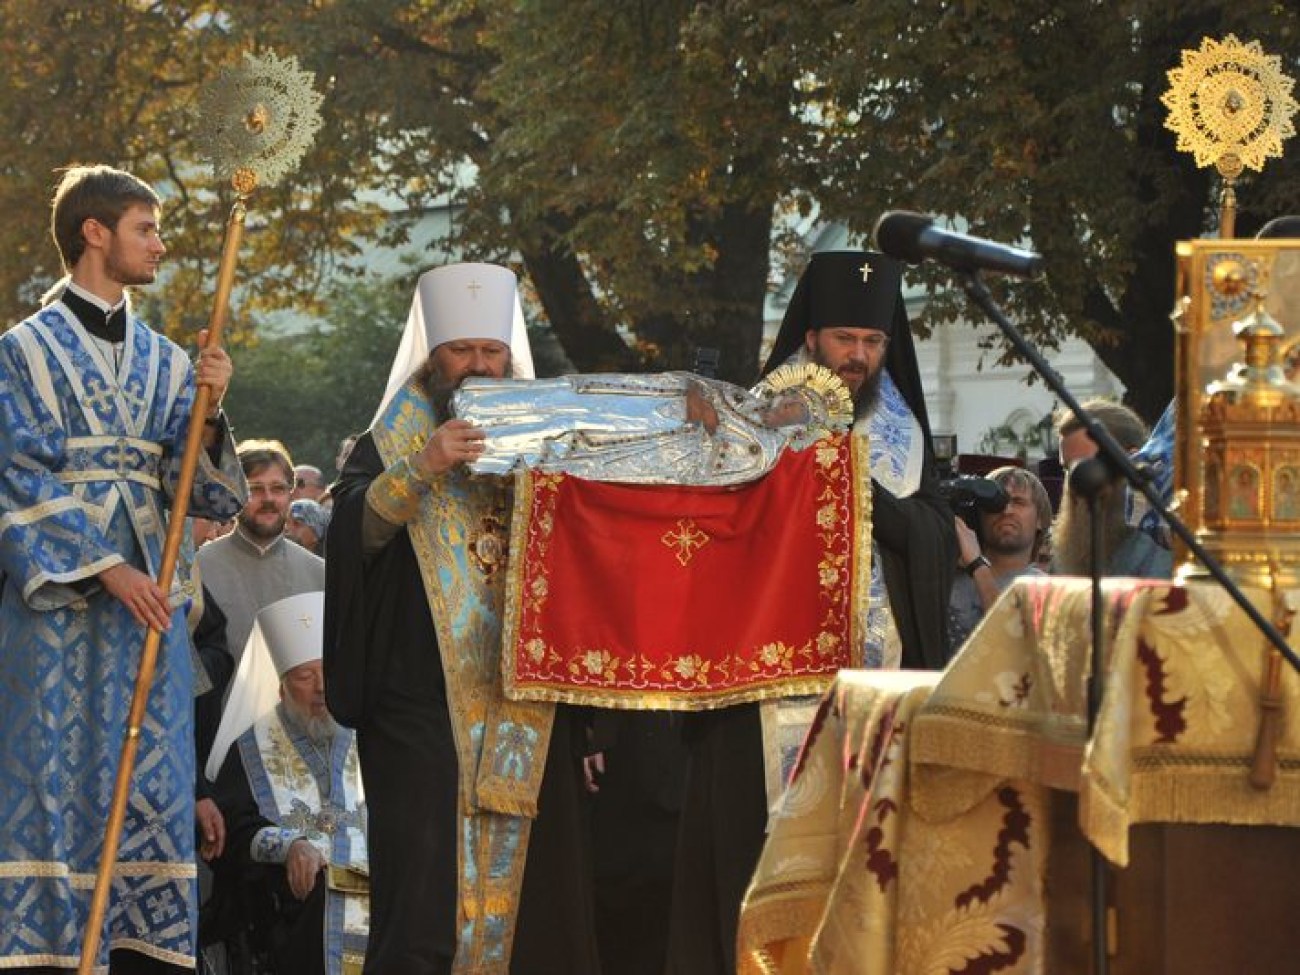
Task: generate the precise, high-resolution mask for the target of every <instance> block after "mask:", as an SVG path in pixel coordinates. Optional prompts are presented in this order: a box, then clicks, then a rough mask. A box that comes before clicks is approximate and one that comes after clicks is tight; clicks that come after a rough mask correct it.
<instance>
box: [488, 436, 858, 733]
mask: <svg viewBox="0 0 1300 975" xmlns="http://www.w3.org/2000/svg"><path fill="white" fill-rule="evenodd" d="M866 458H867V451H866V443H865V441H864V440H863V439H862V438H861V437H854V436H852V435H849V434H845V435H842V436H837V437H830V438H826V439H824V440H821V441H819V442H818V443H816V444H814V445H813V446H811V447H809V448H807V449H806V450H802V451H786V452H785V453H784V454H783V455H782V457H781V458H780V460H778V462H777V464H776V465H775V467H774V468H773V469H772V471H771V472H770V473H769V474H767V475H766V476H765V477H763V478H760V479H759V480H757V481H752V482H749V483H747V484H741V485H737V486H734V487H726V488H719V487H678V486H661V485H655V486H647V485H628V484H607V483H603V482H597V481H588V480H583V479H581V478H575V477H570V476H568V475H563V474H560V475H555V474H549V475H548V474H540V473H537V472H534V471H524V472H521V473H520V474H519V475H518V481H517V484H516V491H515V508H514V518H513V520H512V529H511V540H510V552H511V561H510V578H509V582H508V585H507V593H506V618H505V633H504V636H503V640H504V644H503V651H504V652H503V656H502V663H503V670H504V672H505V673H504V676H505V688H506V693H507V695H509V696H510V697H514V698H522V699H525V700H536V701H557V702H562V703H568V704H586V705H595V706H599V707H613V708H631V709H650V708H653V709H659V710H664V709H666V710H682V711H694V710H705V709H709V708H717V707H724V706H727V705H731V704H737V703H742V702H746V701H758V700H765V699H769V698H775V697H786V696H790V695H797V694H816V693H820V692H822V691H824V690H825V688H826V687H828V686H829V684H830V682H831V680H832V679H833V678H834V676H835V674H836V673H837V672H838V671H839V670H840V669H841V668H844V667H860V666H861V665H862V644H863V640H864V634H865V618H866V609H867V600H868V589H869V583H870V569H871V493H870V485H869V479H868V476H867V473H866V465H867V460H866ZM859 472H861V473H859Z"/></svg>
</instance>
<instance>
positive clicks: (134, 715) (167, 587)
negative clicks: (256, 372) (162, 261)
mask: <svg viewBox="0 0 1300 975" xmlns="http://www.w3.org/2000/svg"><path fill="white" fill-rule="evenodd" d="M312 81H313V78H312V76H311V74H310V73H309V72H306V71H302V70H300V69H299V68H298V61H297V59H296V58H294V57H288V58H285V59H283V60H281V59H280V58H278V57H276V56H275V55H274V54H273V53H269V52H268V53H266V54H262V55H260V56H254V55H252V54H245V55H244V58H243V61H242V62H241V63H240V64H239V65H238V66H237V67H235V68H233V69H231V70H228V71H226V72H225V73H223V74H222V75H221V76H220V77H219V78H217V79H216V80H215V81H214V82H213V83H212V84H210V85H209V86H207V87H206V88H205V89H204V90H203V92H202V93H201V95H200V98H199V112H200V123H201V124H200V134H201V139H202V144H203V147H204V151H205V154H206V155H207V156H208V157H209V158H210V160H211V161H212V164H213V168H214V169H215V171H216V175H217V177H218V179H229V180H230V184H231V186H232V187H233V189H234V191H235V203H234V206H233V207H232V208H231V211H230V218H229V220H228V221H227V222H226V231H225V242H224V244H223V245H222V250H221V265H220V267H219V269H218V271H217V292H216V296H215V298H214V300H213V303H212V315H211V318H210V319H209V320H208V338H207V341H208V342H209V343H220V342H221V333H222V330H223V329H224V328H225V325H226V318H227V316H228V313H229V311H230V291H231V288H232V287H233V285H234V281H235V262H236V258H237V256H238V252H239V245H240V241H241V240H242V239H243V233H244V217H245V215H246V212H247V201H248V197H249V196H250V195H251V194H252V192H253V191H254V190H255V189H256V188H257V187H258V186H259V185H261V186H268V185H271V184H273V183H274V182H276V180H278V179H280V178H281V177H282V176H284V175H285V174H286V173H288V172H289V171H290V170H291V169H293V168H294V167H295V166H296V165H297V164H298V161H299V160H300V159H301V158H302V157H303V154H304V153H305V152H306V151H307V149H308V147H309V146H310V145H311V143H312V140H313V139H314V138H315V136H316V132H317V130H319V129H320V125H321V118H320V104H321V96H320V94H319V93H317V92H316V90H315V88H314V87H313V85H312ZM210 397H211V391H210V390H209V389H208V387H207V386H198V387H197V388H196V390H195V396H194V409H193V412H192V413H191V414H190V425H189V430H188V432H187V435H186V439H185V452H184V454H182V456H181V469H180V477H179V480H178V481H177V485H176V494H175V497H174V498H173V499H172V512H171V518H170V521H169V523H168V526H167V540H166V544H165V545H164V547H163V557H162V567H161V569H160V570H159V572H158V586H159V587H160V588H161V589H162V591H163V592H170V591H171V586H172V577H173V575H174V574H175V571H176V561H177V558H178V556H179V554H180V549H181V539H182V535H183V533H184V531H185V515H186V512H187V511H188V509H189V498H190V491H191V490H192V489H193V486H194V472H195V469H196V467H197V466H198V459H199V451H200V450H201V449H202V440H203V417H204V416H205V415H206V414H207V411H208V405H209V399H210ZM161 639H162V633H161V632H160V631H159V630H156V629H153V628H152V627H151V628H150V629H149V632H148V633H147V634H146V636H145V641H144V649H143V650H142V651H141V653H140V672H139V674H138V675H137V676H136V682H135V689H134V691H133V693H132V697H131V710H130V713H129V715H128V717H127V728H126V737H125V738H124V739H123V742H122V756H121V760H120V762H119V763H118V767H117V778H116V780H115V781H114V784H113V798H112V803H111V805H110V806H109V813H108V821H107V824H106V826H105V829H104V849H103V852H102V853H101V854H100V860H99V869H98V870H97V871H96V873H95V890H94V894H93V896H92V898H91V901H90V917H89V919H88V921H87V923H86V933H85V936H84V938H83V940H82V944H81V960H80V963H79V964H78V967H77V972H78V975H90V972H91V970H92V969H93V968H94V963H95V957H96V955H98V953H99V943H100V936H101V934H102V928H103V924H104V915H105V913H106V910H107V907H108V889H109V884H110V882H111V881H112V878H113V868H114V866H115V864H116V862H117V850H118V844H119V842H120V840H121V837H122V823H123V819H124V817H125V815H126V801H127V797H128V794H129V793H130V788H131V777H132V775H133V774H134V771H135V758H136V750H137V748H138V745H139V740H140V726H141V724H142V723H143V721H144V714H145V707H146V705H147V704H148V700H149V689H150V687H151V686H152V684H153V676H154V669H155V667H156V665H157V662H158V645H159V642H160V640H161Z"/></svg>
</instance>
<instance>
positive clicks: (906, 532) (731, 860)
mask: <svg viewBox="0 0 1300 975" xmlns="http://www.w3.org/2000/svg"><path fill="white" fill-rule="evenodd" d="M873 491H874V496H873V499H872V518H871V525H872V536H873V538H874V540H875V541H876V543H877V546H878V549H879V552H880V560H881V566H882V569H883V572H884V577H885V586H886V588H887V589H888V591H889V603H890V609H891V611H892V613H893V616H894V622H895V624H896V625H897V627H898V633H899V637H900V638H901V641H902V644H903V660H902V666H903V668H904V669H910V670H941V669H942V668H943V667H944V665H945V664H946V663H947V661H948V654H949V649H948V635H947V630H946V620H947V614H948V595H949V591H950V589H951V586H952V567H953V565H954V563H955V560H956V546H955V543H954V536H953V515H952V511H951V509H950V508H949V507H948V504H947V502H945V501H944V500H943V499H942V498H941V497H940V496H939V492H938V479H937V477H936V475H935V470H934V464H933V461H932V459H931V457H930V456H929V451H928V449H927V456H926V463H925V466H924V468H923V474H922V480H921V486H920V487H919V489H918V490H917V491H916V493H914V494H912V495H911V496H910V497H907V498H895V497H894V496H893V495H891V494H890V493H889V492H888V491H886V490H885V489H884V488H882V487H880V486H879V485H877V484H875V483H874V482H873ZM685 735H686V742H687V746H688V748H689V749H690V756H691V758H690V771H689V774H688V776H687V788H686V801H685V804H684V806H683V808H682V817H681V824H682V829H681V833H680V835H679V838H678V846H677V862H676V874H675V878H674V885H673V905H672V922H671V929H670V943H669V949H668V957H669V965H668V972H669V975H724V973H725V975H731V973H732V972H734V971H735V970H736V927H737V923H738V921H739V916H740V905H741V901H742V900H743V898H744V896H745V890H746V889H747V888H748V886H749V881H750V878H751V877H752V876H753V873H754V868H755V867H756V866H757V865H758V857H759V854H760V853H761V852H762V849H763V838H764V835H765V831H766V829H767V790H766V780H765V777H764V769H763V732H762V723H761V721H760V718H759V705H757V704H742V705H737V706H735V707H730V708H723V709H721V710H718V711H711V712H704V713H701V714H690V715H687V716H686V720H685Z"/></svg>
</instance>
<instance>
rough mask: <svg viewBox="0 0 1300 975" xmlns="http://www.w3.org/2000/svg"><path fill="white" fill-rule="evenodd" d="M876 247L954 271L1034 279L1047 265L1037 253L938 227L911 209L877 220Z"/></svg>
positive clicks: (909, 260)
mask: <svg viewBox="0 0 1300 975" xmlns="http://www.w3.org/2000/svg"><path fill="white" fill-rule="evenodd" d="M874 235H875V238H876V246H877V247H879V248H880V249H881V251H883V252H884V253H886V254H888V255H889V256H890V257H896V258H898V259H899V260H902V261H907V263H909V264H920V263H921V262H922V261H923V260H925V259H926V258H927V257H932V258H934V259H935V260H936V261H938V262H939V263H940V264H946V265H947V266H948V267H950V268H952V269H953V270H954V271H996V272H999V273H1001V274H1014V275H1016V276H1018V277H1022V278H1032V277H1033V276H1034V275H1035V274H1037V273H1038V272H1039V270H1040V269H1041V268H1042V266H1043V258H1042V256H1041V255H1039V254H1035V253H1034V252H1033V251H1027V250H1021V249H1020V248H1019V247H1008V246H1007V245H1006V244H998V243H994V242H993V241H991V240H984V239H982V238H980V237H971V236H970V235H969V234H959V233H956V232H955V231H952V230H944V229H943V228H941V227H936V226H935V225H934V218H933V217H927V216H925V215H924V214H921V213H911V212H909V211H907V210H891V211H890V212H888V213H885V214H882V215H881V217H880V219H879V220H877V221H876V229H875V232H874Z"/></svg>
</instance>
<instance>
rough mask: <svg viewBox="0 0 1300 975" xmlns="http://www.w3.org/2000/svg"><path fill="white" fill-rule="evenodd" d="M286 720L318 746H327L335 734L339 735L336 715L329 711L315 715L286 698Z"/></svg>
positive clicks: (284, 702)
mask: <svg viewBox="0 0 1300 975" xmlns="http://www.w3.org/2000/svg"><path fill="white" fill-rule="evenodd" d="M282 703H283V704H284V715H285V719H286V720H287V721H288V723H289V724H290V725H292V726H293V727H294V728H297V729H298V730H299V731H301V732H302V733H303V734H304V735H306V736H307V737H308V738H310V739H311V740H312V741H313V742H315V743H316V744H317V745H327V744H329V743H330V742H331V741H333V740H334V736H335V734H337V733H338V730H339V725H338V722H337V721H335V720H334V715H332V714H330V713H329V712H328V711H327V712H325V713H324V714H322V715H314V714H312V713H311V712H310V711H308V710H306V709H305V708H301V707H299V706H298V705H297V704H296V703H295V702H294V700H293V699H292V698H290V697H288V696H287V695H286V696H285V699H284V701H283V702H282Z"/></svg>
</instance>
